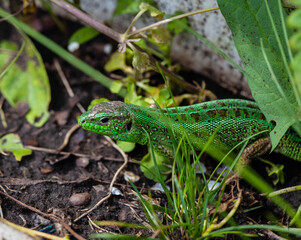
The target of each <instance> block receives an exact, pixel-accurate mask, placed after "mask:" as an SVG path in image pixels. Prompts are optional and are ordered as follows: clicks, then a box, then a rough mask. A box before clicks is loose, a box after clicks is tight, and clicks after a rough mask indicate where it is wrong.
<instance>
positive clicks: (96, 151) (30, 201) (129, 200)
mask: <svg viewBox="0 0 301 240" xmlns="http://www.w3.org/2000/svg"><path fill="white" fill-rule="evenodd" d="M44 18H47V19H48V20H49V16H48V15H47V14H45V13H42V14H41V13H39V14H38V15H37V16H33V18H32V19H31V22H34V21H39V22H40V23H41V24H42V29H41V30H42V32H43V33H44V34H45V35H47V36H48V37H50V38H51V39H54V40H55V41H56V42H57V43H59V44H60V45H61V46H64V47H66V44H67V41H68V38H69V37H70V35H71V34H72V33H73V32H74V30H75V29H77V28H79V27H80V26H79V25H78V24H77V23H74V22H68V21H66V20H62V23H63V24H64V26H65V28H66V29H68V30H67V31H65V32H61V31H59V30H58V28H56V27H55V25H54V24H53V23H52V22H51V23H49V22H48V23H47V21H44V23H42V20H41V19H44ZM45 22H46V23H47V24H46V25H43V24H45ZM4 29H5V34H4V33H3V32H2V31H3V30H4ZM11 29H12V27H11V26H10V25H8V24H6V23H4V22H1V23H0V36H1V39H0V40H2V39H4V38H13V35H14V33H13V32H12V30H11ZM7 33H10V34H7ZM107 43H111V44H112V45H113V47H116V46H115V43H112V42H110V40H109V39H107V38H106V37H104V36H99V37H97V38H96V39H94V40H93V41H91V42H89V43H87V44H85V45H83V46H82V47H81V48H80V50H78V51H77V52H76V53H75V54H76V56H77V57H79V58H80V59H82V60H84V61H85V62H87V63H88V64H90V65H91V66H93V67H95V68H96V69H99V70H100V71H103V66H104V64H105V63H106V62H107V60H108V59H109V56H108V55H106V54H104V53H103V52H101V49H103V46H104V44H107ZM36 46H37V47H38V50H39V52H40V53H41V55H42V57H43V60H44V61H45V66H46V69H47V72H48V75H49V79H50V84H51V93H52V96H51V97H52V98H51V103H50V107H49V110H50V113H51V116H50V118H49V120H48V122H47V123H46V124H45V125H44V126H43V127H42V128H35V127H33V126H31V125H30V124H28V123H27V122H26V119H25V117H24V114H23V116H20V115H22V114H21V113H20V112H22V111H21V110H22V108H21V110H20V109H19V110H16V109H14V108H12V107H11V106H10V105H9V104H8V103H7V102H6V101H5V102H4V105H3V111H4V113H5V117H6V121H7V123H8V127H7V128H6V129H5V128H4V127H3V126H2V125H1V124H0V136H3V135H5V134H7V133H11V132H13V133H16V134H18V135H19V136H20V138H21V139H22V142H23V144H24V145H30V146H36V147H39V148H46V149H54V150H56V149H58V148H59V147H60V145H61V144H62V143H63V140H64V137H65V135H66V133H67V132H68V131H69V130H70V129H71V127H73V126H74V125H75V124H76V123H77V120H76V119H77V117H78V116H79V115H80V111H79V110H78V109H77V107H76V105H75V103H77V102H80V103H81V104H82V105H83V106H84V107H85V108H87V106H88V105H89V103H90V101H91V100H93V99H95V98H101V97H105V98H108V99H110V100H117V99H119V98H118V96H116V95H113V94H112V93H111V92H110V91H109V90H108V89H106V88H104V87H103V86H101V85H100V84H99V83H97V82H95V81H93V80H92V79H89V78H88V77H87V76H85V75H84V74H82V73H81V72H80V71H78V70H77V69H75V68H74V67H72V66H70V65H69V64H67V63H66V62H64V61H62V60H60V59H59V63H60V64H61V66H62V69H63V72H64V74H65V75H66V77H67V79H68V81H69V83H70V86H71V88H72V90H73V91H74V93H75V97H74V98H73V99H70V97H69V96H68V94H67V92H66V89H65V87H64V85H63V84H62V81H61V80H60V77H59V76H58V73H57V71H56V69H55V67H54V65H53V61H54V59H55V58H57V56H55V55H53V54H52V53H51V52H50V51H49V50H47V49H45V48H44V47H42V46H41V45H40V44H38V43H36ZM184 75H185V77H186V79H195V80H197V79H201V80H200V81H199V83H201V81H202V80H204V77H203V76H201V75H198V74H196V73H185V74H184ZM158 78H160V77H159V76H158ZM206 86H207V88H209V90H211V91H212V92H213V93H215V94H216V95H217V96H218V97H219V98H227V97H228V98H230V97H239V96H232V95H231V94H230V93H229V92H228V91H226V90H224V89H222V88H220V87H218V86H216V85H214V84H212V82H210V80H206ZM119 100H121V99H119ZM64 120H66V122H64ZM63 151H65V152H69V153H70V155H62V154H59V153H57V154H51V153H47V152H46V150H41V151H33V153H32V155H30V156H27V157H24V158H23V159H22V161H20V162H18V161H16V160H15V159H14V157H13V156H12V154H8V155H0V170H1V172H0V174H1V178H0V183H1V190H0V191H1V195H0V202H1V207H2V210H3V215H4V218H5V219H7V220H9V221H12V222H14V223H16V224H19V225H22V226H25V227H27V228H34V229H37V230H41V229H43V228H45V227H46V226H49V225H53V226H54V229H55V232H54V234H56V235H60V236H64V235H65V234H66V233H67V231H66V229H65V228H64V227H62V225H61V224H60V223H58V221H55V220H53V219H51V218H49V217H47V216H46V215H44V217H43V216H42V215H41V214H40V213H38V212H35V210H33V209H31V210H30V209H28V207H26V206H31V207H34V208H36V209H38V210H40V211H42V212H43V213H45V214H54V215H56V216H57V217H59V218H60V219H61V220H62V221H64V222H65V223H67V224H69V225H70V226H71V227H72V229H73V230H74V231H75V232H77V233H78V234H80V235H81V236H83V237H85V238H88V237H89V235H90V234H93V233H95V232H96V228H94V227H91V226H90V225H89V221H88V218H87V217H84V218H82V219H81V220H79V221H77V222H74V219H75V218H77V217H78V216H79V215H81V214H82V213H83V210H84V209H89V208H91V207H93V206H94V205H95V204H96V203H97V202H98V201H99V200H100V199H101V198H103V197H104V196H106V195H107V193H108V189H109V184H110V181H111V179H112V178H113V175H114V173H115V172H116V171H117V169H118V168H119V167H120V166H121V164H122V162H123V159H122V157H121V156H120V154H119V153H118V152H117V151H116V150H114V148H112V146H111V145H110V144H109V143H108V141H106V140H105V138H104V137H103V136H101V135H97V134H94V133H90V132H86V131H84V130H82V129H81V128H80V129H78V130H77V131H76V132H75V133H74V134H73V135H72V137H71V139H70V141H69V144H68V146H67V147H66V148H65V149H64V150H63ZM146 151H147V150H146V148H145V147H142V146H138V148H136V149H135V151H134V152H132V153H131V154H130V159H132V158H135V159H138V160H139V159H141V156H143V154H145V153H146ZM72 153H81V154H85V155H87V156H86V157H77V156H75V155H74V154H72ZM269 158H270V159H273V158H277V159H281V158H283V157H282V156H280V157H279V156H278V155H272V156H271V157H269ZM85 161H88V165H87V166H84V167H83V166H82V164H83V163H84V162H85ZM276 161H277V160H276ZM207 162H209V160H208V159H206V164H207ZM278 162H280V163H283V160H282V161H281V160H278ZM284 163H285V172H286V181H285V186H294V185H298V184H300V179H301V178H300V175H301V173H300V171H299V170H300V169H301V168H300V167H301V164H300V163H298V162H295V161H291V160H289V159H286V161H285V162H284ZM253 165H254V166H253V167H254V168H256V169H258V171H259V172H260V174H261V175H262V177H264V178H266V179H267V174H266V172H265V165H264V164H263V163H261V162H256V163H253ZM209 169H210V163H209ZM125 170H126V171H131V172H133V173H135V174H137V175H139V176H140V180H139V181H138V182H137V183H135V185H136V186H137V187H138V188H139V190H141V193H142V194H144V195H146V196H147V194H148V190H149V189H150V187H151V186H152V185H154V182H152V181H150V180H148V179H146V178H145V177H144V176H143V174H142V172H141V171H140V168H139V165H138V164H136V163H133V162H130V163H128V165H127V166H126V169H124V170H123V171H122V172H121V174H120V175H119V176H118V177H117V180H116V184H115V186H116V187H117V188H118V189H119V190H120V191H121V192H122V193H123V196H112V197H110V198H109V199H108V200H107V201H105V202H104V203H102V204H101V205H100V206H99V207H98V208H97V209H95V210H94V211H93V212H92V213H91V214H89V217H90V219H91V220H111V221H123V222H130V223H139V224H145V223H148V220H147V219H146V217H145V215H144V213H143V211H142V208H141V205H140V203H139V201H138V198H137V197H136V196H135V195H134V194H133V192H132V188H131V186H130V184H129V183H128V182H126V181H125V180H124V177H123V173H124V171H125ZM267 181H269V182H271V181H270V180H269V179H268V180H267ZM285 186H280V187H279V188H282V187H285ZM240 187H241V188H242V189H243V201H242V204H241V206H240V210H239V211H238V213H237V214H236V215H235V220H236V223H237V224H249V223H250V222H253V223H267V221H268V220H267V219H266V215H267V214H268V213H273V214H274V215H275V217H276V218H277V219H282V223H283V224H284V225H287V224H288V221H289V220H288V218H287V216H286V215H285V214H284V213H283V212H282V211H281V210H279V209H278V208H276V207H275V206H274V205H273V204H272V203H271V202H270V201H267V200H266V199H265V198H264V197H263V196H261V195H260V194H259V193H257V192H256V191H255V190H254V189H253V188H252V187H250V186H249V185H248V184H246V183H244V182H242V183H241V185H240ZM4 191H5V192H6V194H7V195H10V196H12V197H13V198H15V199H17V200H18V201H19V202H16V201H15V200H13V199H11V198H8V197H7V196H5V195H4ZM76 193H89V194H90V195H91V201H90V202H89V201H88V200H87V201H88V202H87V203H86V204H85V205H81V206H73V205H72V204H71V203H70V201H69V198H70V197H71V196H72V195H74V194H76ZM152 197H153V198H156V200H157V201H158V202H159V203H161V204H163V203H164V202H165V199H164V196H163V195H161V194H160V193H158V192H152ZM284 197H285V198H286V199H287V200H288V201H289V202H290V203H291V204H292V205H293V206H294V207H295V208H297V207H298V206H299V205H300V203H301V195H300V194H299V193H298V192H293V193H290V194H286V195H284ZM230 198H231V187H229V192H228V193H226V194H225V197H224V201H225V202H226V201H227V200H229V199H230ZM20 203H23V204H24V205H21V204H20ZM260 206H261V207H260ZM253 207H254V208H256V207H260V208H259V209H258V210H253V211H250V212H245V211H244V210H248V209H250V208H253ZM161 217H162V216H161ZM101 230H103V231H108V232H116V233H126V234H133V235H139V234H142V235H144V236H151V235H152V234H153V233H152V232H150V231H146V230H136V229H133V228H120V227H117V226H114V227H101ZM253 233H255V232H253ZM257 233H258V232H257ZM260 234H261V236H262V238H261V239H273V238H272V237H271V236H270V235H269V234H268V233H265V232H264V231H261V232H260ZM72 239H75V238H74V237H72ZM174 239H177V237H176V236H175V238H174ZM178 239H179V238H178ZM227 239H236V237H233V236H229V238H227Z"/></svg>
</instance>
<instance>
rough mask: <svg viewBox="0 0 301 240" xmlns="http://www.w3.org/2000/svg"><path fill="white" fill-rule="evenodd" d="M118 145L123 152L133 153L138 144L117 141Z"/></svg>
mask: <svg viewBox="0 0 301 240" xmlns="http://www.w3.org/2000/svg"><path fill="white" fill-rule="evenodd" d="M117 145H118V147H120V148H121V149H122V151H124V152H131V151H133V150H134V148H135V146H136V144H135V143H132V142H124V141H120V140H118V141H117Z"/></svg>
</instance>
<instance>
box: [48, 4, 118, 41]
mask: <svg viewBox="0 0 301 240" xmlns="http://www.w3.org/2000/svg"><path fill="white" fill-rule="evenodd" d="M51 2H53V3H54V4H56V5H58V6H60V7H61V8H63V9H65V10H66V11H67V12H69V13H71V14H72V15H73V16H76V17H77V18H78V19H80V20H81V21H83V22H84V23H86V24H88V25H89V26H92V27H93V28H95V29H97V30H98V31H100V32H101V33H103V34H105V35H107V36H108V37H110V38H112V39H113V40H115V41H116V42H119V43H121V41H122V38H121V34H120V33H119V32H116V31H115V30H113V29H112V28H109V27H107V26H105V25H104V24H102V23H100V22H97V21H95V20H94V19H93V18H91V17H90V16H88V15H87V14H85V13H83V12H82V11H80V10H79V9H77V8H76V7H74V6H72V5H71V4H69V3H67V2H65V1H64V0H51Z"/></svg>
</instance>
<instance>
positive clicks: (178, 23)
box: [167, 12, 188, 35]
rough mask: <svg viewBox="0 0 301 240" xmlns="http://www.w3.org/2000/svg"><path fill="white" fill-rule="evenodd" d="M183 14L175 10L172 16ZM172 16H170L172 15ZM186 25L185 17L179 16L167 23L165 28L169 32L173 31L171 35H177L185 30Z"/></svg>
mask: <svg viewBox="0 0 301 240" xmlns="http://www.w3.org/2000/svg"><path fill="white" fill-rule="evenodd" d="M180 14H183V12H176V14H174V15H173V16H177V15H180ZM173 16H172V17H173ZM187 27H188V20H187V18H181V19H177V20H174V21H171V22H169V23H167V29H168V31H169V32H171V33H173V35H178V34H180V33H181V32H183V31H185V30H186V28H187Z"/></svg>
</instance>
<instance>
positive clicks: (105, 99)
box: [88, 98, 110, 110]
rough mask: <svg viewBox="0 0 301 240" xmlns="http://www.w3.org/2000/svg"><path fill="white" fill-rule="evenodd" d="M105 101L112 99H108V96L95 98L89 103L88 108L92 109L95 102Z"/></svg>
mask: <svg viewBox="0 0 301 240" xmlns="http://www.w3.org/2000/svg"><path fill="white" fill-rule="evenodd" d="M104 102H110V100H109V99H107V98H98V99H94V100H93V101H92V102H91V103H90V105H89V107H88V110H90V109H91V108H92V107H93V106H94V105H95V104H98V103H104Z"/></svg>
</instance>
